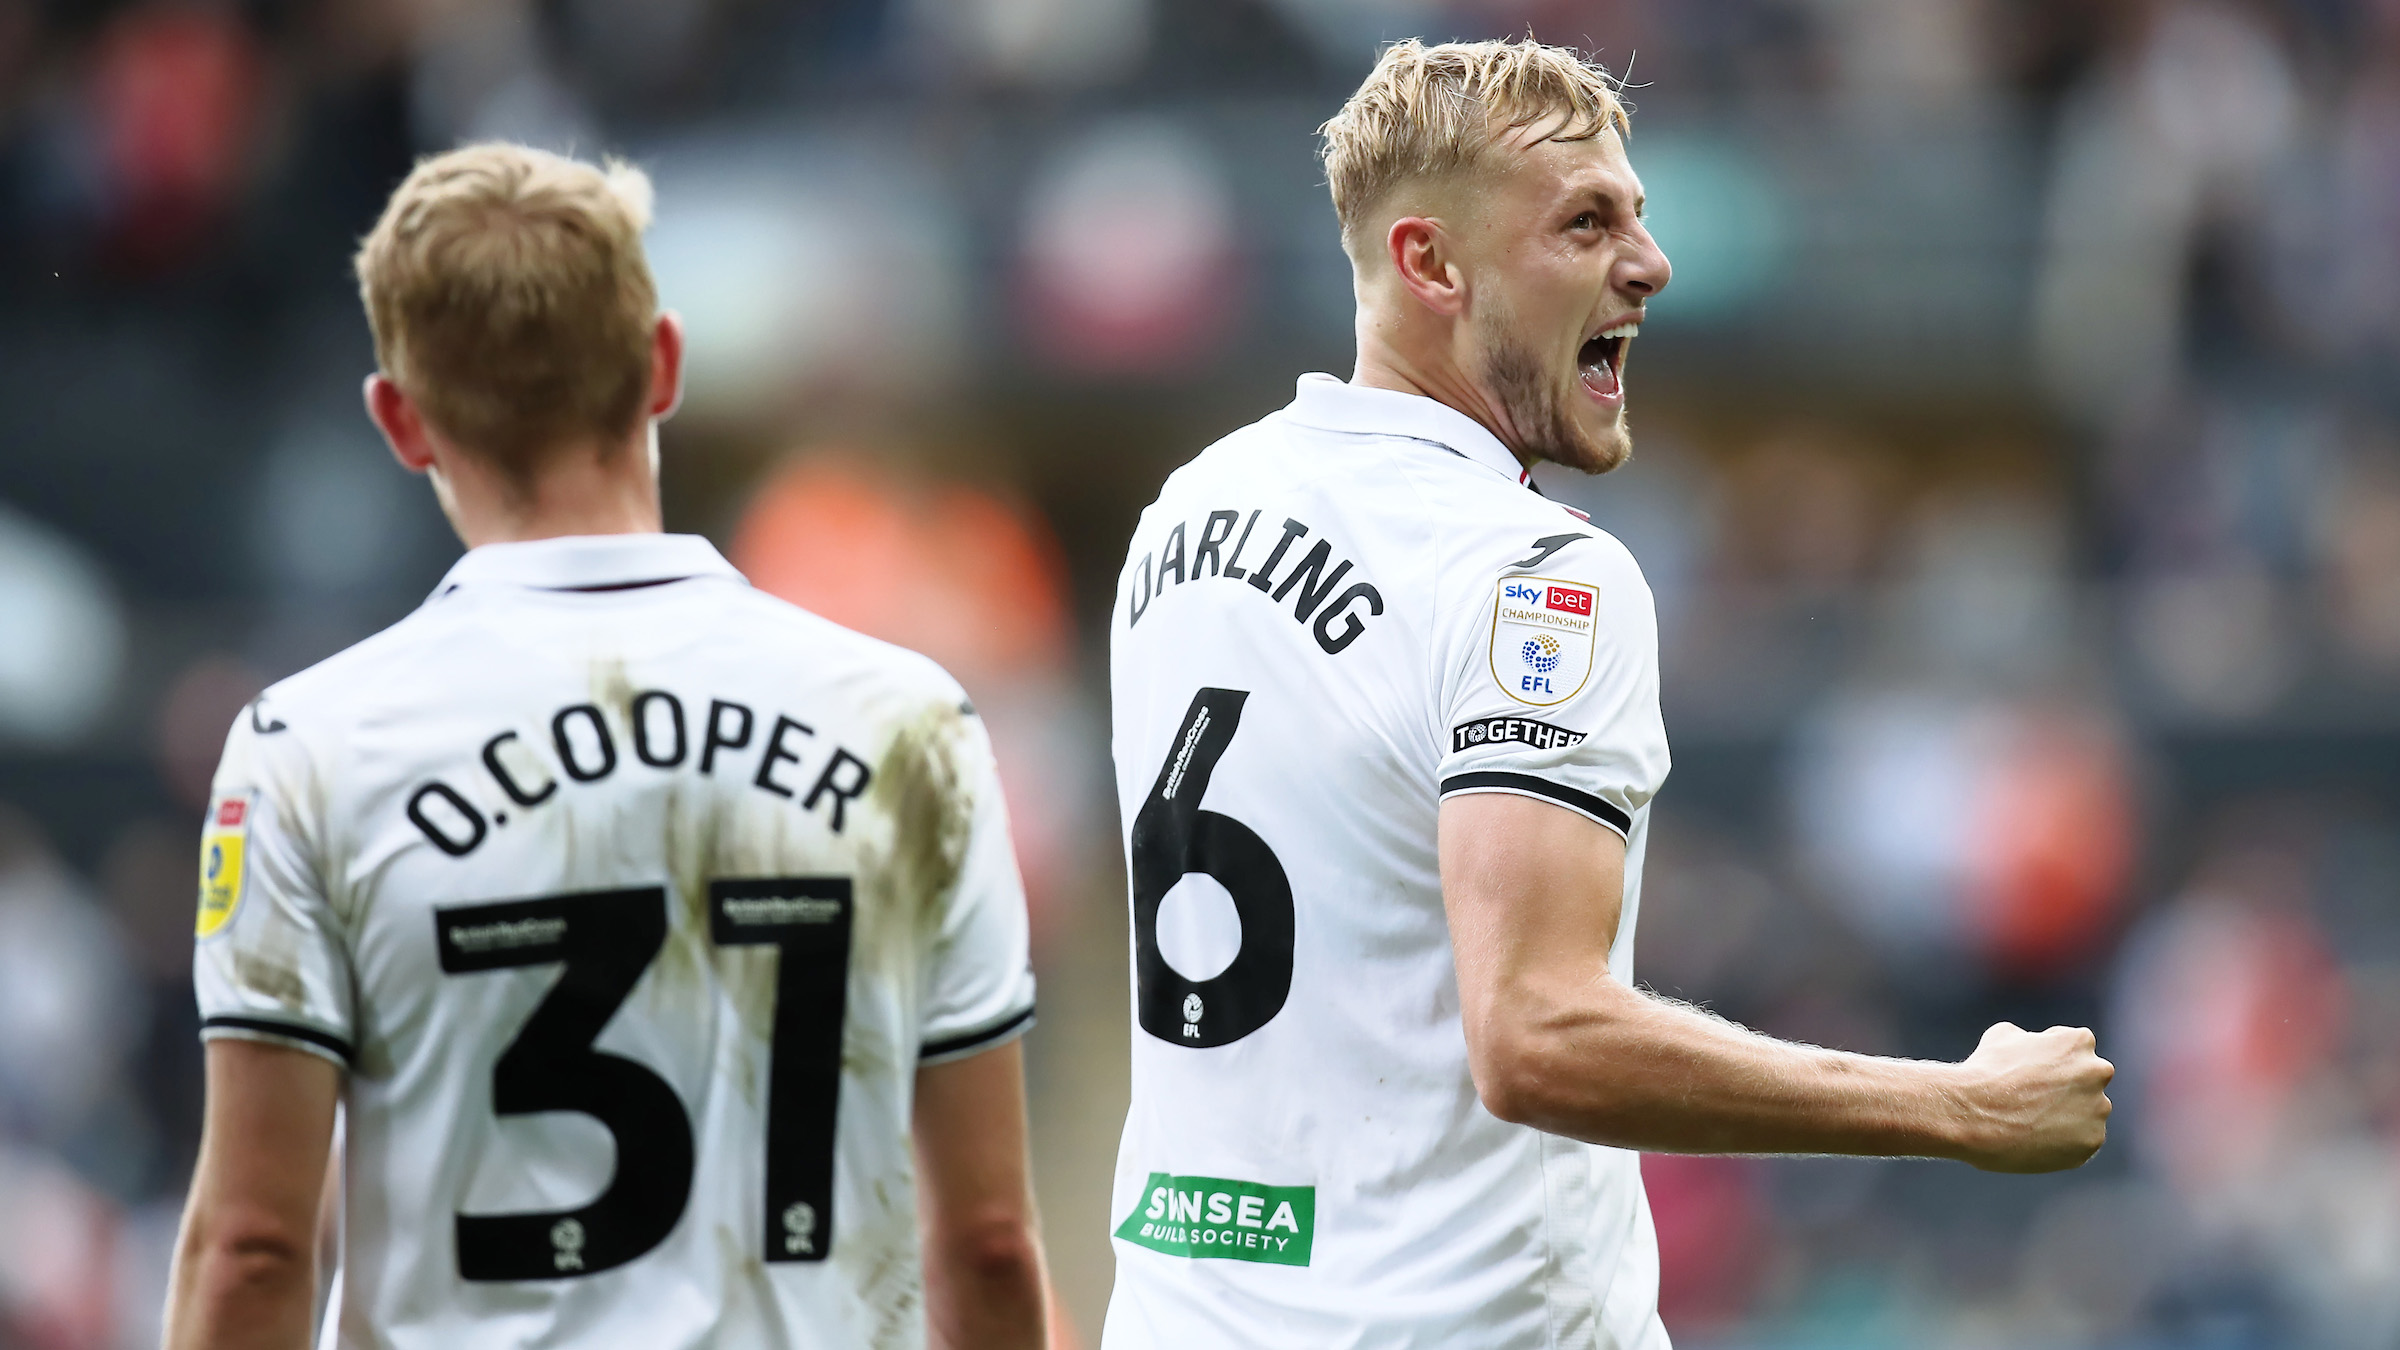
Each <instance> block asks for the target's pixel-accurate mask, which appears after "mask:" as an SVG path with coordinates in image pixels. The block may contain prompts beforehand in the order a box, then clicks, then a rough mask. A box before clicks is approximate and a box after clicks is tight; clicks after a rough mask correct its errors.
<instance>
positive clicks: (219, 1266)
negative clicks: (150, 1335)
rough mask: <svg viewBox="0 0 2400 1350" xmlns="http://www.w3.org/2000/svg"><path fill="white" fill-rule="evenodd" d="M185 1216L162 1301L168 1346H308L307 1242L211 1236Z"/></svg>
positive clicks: (311, 1295) (258, 1349)
mask: <svg viewBox="0 0 2400 1350" xmlns="http://www.w3.org/2000/svg"><path fill="white" fill-rule="evenodd" d="M206 1226H207V1225H206V1220H205V1219H204V1218H200V1217H197V1216H195V1217H194V1218H191V1219H187V1221H186V1226H185V1236H184V1240H183V1243H182V1245H181V1246H180V1248H179V1249H178V1251H177V1252H176V1258H175V1276H174V1284H173V1287H172V1289H171V1290H170V1292H169V1295H168V1300H167V1326H166V1337H165V1341H166V1350H305V1347H306V1346H307V1345H308V1344H309V1340H310V1336H311V1332H312V1330H313V1328H312V1327H311V1326H310V1315H311V1313H312V1312H313V1311H314V1310H315V1301H316V1287H317V1285H316V1261H315V1255H314V1253H313V1252H310V1251H309V1250H307V1249H306V1248H305V1247H301V1246H295V1245H293V1244H290V1243H284V1242H274V1241H255V1240H244V1239H240V1238H232V1237H224V1238H220V1237H217V1236H214V1235H212V1234H210V1233H208V1232H207V1231H206Z"/></svg>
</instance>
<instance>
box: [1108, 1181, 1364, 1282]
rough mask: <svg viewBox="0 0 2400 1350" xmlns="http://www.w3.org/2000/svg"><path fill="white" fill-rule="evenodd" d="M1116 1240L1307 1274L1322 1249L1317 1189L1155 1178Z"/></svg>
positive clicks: (1147, 1184) (1176, 1253)
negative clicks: (1315, 1253)
mask: <svg viewBox="0 0 2400 1350" xmlns="http://www.w3.org/2000/svg"><path fill="white" fill-rule="evenodd" d="M1117 1236H1118V1237H1121V1238H1123V1239H1125V1240H1126V1241H1127V1242H1131V1243H1133V1244H1135V1245H1136V1246H1141V1247H1148V1248H1149V1249H1150V1250H1152V1251H1154V1252H1164V1253H1166V1254H1167V1255H1169V1256H1181V1257H1187V1258H1190V1259H1193V1260H1202V1259H1209V1258H1214V1259H1218V1260H1228V1261H1261V1262H1265V1263H1267V1264H1269V1265H1277V1266H1305V1265H1307V1264H1308V1258H1309V1252H1310V1250H1311V1249H1312V1248H1313V1247H1314V1246H1315V1245H1316V1236H1317V1188H1316V1187H1314V1186H1262V1185H1260V1184H1258V1183H1257V1182H1254V1181H1228V1180H1226V1179H1224V1178H1223V1177H1179V1176H1172V1175H1169V1174H1168V1173H1165V1172H1152V1173H1151V1174H1150V1180H1148V1181H1147V1182H1145V1183H1143V1185H1142V1198H1141V1199H1140V1200H1139V1201H1138V1202H1137V1203H1136V1204H1135V1206H1134V1210H1133V1213H1131V1214H1128V1215H1126V1216H1125V1222H1123V1223H1121V1224H1118V1225H1117Z"/></svg>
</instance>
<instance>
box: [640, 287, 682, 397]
mask: <svg viewBox="0 0 2400 1350" xmlns="http://www.w3.org/2000/svg"><path fill="white" fill-rule="evenodd" d="M682 404H683V316H682V315H680V314H677V313H676V312H675V311H673V310H671V309H669V310H661V311H660V312H659V315H658V323H657V324H656V325H655V326H653V327H652V328H651V330H650V401H649V404H648V407H649V409H650V416H651V417H653V418H656V419H664V418H669V417H673V416H674V415H675V409H676V408H678V407H680V406H682Z"/></svg>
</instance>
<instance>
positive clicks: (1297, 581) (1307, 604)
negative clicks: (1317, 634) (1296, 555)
mask: <svg viewBox="0 0 2400 1350" xmlns="http://www.w3.org/2000/svg"><path fill="white" fill-rule="evenodd" d="M1332 560H1333V545H1332V544H1330V543H1328V542H1326V541H1325V540H1322V539H1320V540H1318V541H1317V546H1316V547H1315V548H1312V549H1310V550H1309V551H1308V552H1307V553H1306V554H1304V555H1302V557H1301V559H1300V565H1299V566H1297V567H1294V568H1293V569H1292V574H1291V575H1290V576H1288V577H1285V578H1284V579H1283V584H1282V585H1280V586H1278V587H1276V588H1275V603H1277V604H1282V603H1283V597H1285V596H1287V595H1290V594H1291V593H1292V588H1293V587H1295V586H1297V587H1299V588H1300V603H1299V604H1297V605H1294V606H1292V616H1293V617H1294V618H1297V619H1298V620H1300V621H1301V622H1302V623H1306V622H1308V616H1309V615H1311V614H1313V613H1315V612H1316V608H1317V606H1318V605H1319V604H1322V603H1323V602H1324V599H1325V597H1326V596H1329V595H1331V594H1333V588H1334V587H1336V586H1339V585H1341V584H1342V578H1343V577H1344V576H1345V575H1347V574H1348V573H1349V571H1350V563H1349V561H1348V560H1347V559H1345V560H1344V561H1343V563H1342V565H1341V566H1339V567H1336V568H1334V569H1333V573H1332V575H1330V576H1326V577H1324V579H1323V580H1322V581H1320V580H1319V579H1318V578H1319V576H1320V575H1321V574H1322V573H1323V572H1324V570H1325V564H1326V563H1328V562H1330V561H1332ZM1303 577H1306V578H1307V581H1305V582H1303V581H1302V580H1301V578H1303Z"/></svg>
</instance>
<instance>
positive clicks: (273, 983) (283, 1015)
mask: <svg viewBox="0 0 2400 1350" xmlns="http://www.w3.org/2000/svg"><path fill="white" fill-rule="evenodd" d="M312 773H313V769H312V767H311V766H310V764H309V762H308V756H307V752H306V751H305V749H304V748H303V747H302V746H301V744H300V740H299V737H297V736H296V735H293V734H291V733H290V732H289V731H288V730H286V729H285V727H284V726H283V724H282V723H281V722H279V721H277V720H275V719H274V718H273V717H272V716H271V714H269V713H268V712H267V711H266V705H265V703H264V702H261V703H258V704H253V705H252V706H251V707H249V708H246V709H244V710H243V711H242V714H241V716H240V717H238V718H237V719H235V722H234V726H233V731H232V732H231V734H230V735H228V736H227V737H226V741H225V755H224V758H223V760H222V761H220V763H219V765H218V768H217V776H216V780H215V783H214V785H213V787H212V788H211V791H210V794H209V806H208V818H207V820H206V822H205V823H204V824H203V825H202V828H201V836H200V912H199V918H198V920H197V922H196V923H195V924H194V932H195V935H196V937H197V939H198V940H197V942H196V944H195V947H194V955H193V961H192V976H193V984H194V988H195V992H196V993H197V995H198V997H199V1005H200V1019H201V1023H200V1025H201V1030H200V1034H201V1035H202V1036H203V1037H204V1038H214V1037H221V1036H231V1037H238V1038H244V1039H250V1040H264V1041H273V1042H276V1043H279V1044H283V1045H289V1046H292V1047H295V1048H297V1049H301V1050H306V1051H309V1052H310V1053H313V1054H317V1055H322V1056H324V1057H325V1058H328V1059H331V1060H333V1061H335V1062H336V1063H339V1064H342V1065H344V1066H347V1065H348V1064H349V1062H350V1060H351V1057H352V1051H353V1047H354V1046H355V1045H356V1043H357V1038H356V1029H355V1027H354V1025H353V1022H354V1009H355V1003H354V1000H353V986H352V971H351V964H350V955H349V950H348V947H347V944H346V942H345V941H344V937H343V932H342V926H341V924H340V922H339V921H338V920H337V919H336V917H335V916H334V914H333V912H332V909H331V907H330V906H329V905H328V903H327V897H326V889H325V885H324V876H323V871H322V867H321V863H320V859H321V857H322V854H321V851H320V848H319V843H320V841H319V840H318V838H317V832H318V830H319V829H321V828H322V822H321V821H317V820H313V819H310V818H308V815H307V812H306V807H305V805H304V804H305V803H307V802H310V801H314V800H317V799H318V798H319V794H318V793H316V792H314V791H313V790H312V788H311V784H310V777H311V775H312Z"/></svg>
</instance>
